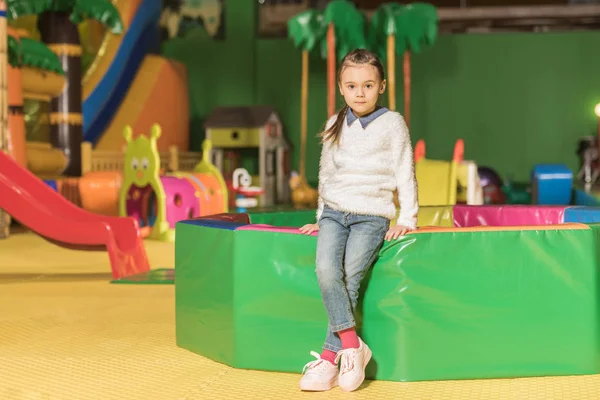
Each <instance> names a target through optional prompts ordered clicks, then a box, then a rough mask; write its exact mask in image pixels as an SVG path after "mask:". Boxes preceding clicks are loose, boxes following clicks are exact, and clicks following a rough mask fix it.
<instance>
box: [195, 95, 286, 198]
mask: <svg viewBox="0 0 600 400" xmlns="http://www.w3.org/2000/svg"><path fill="white" fill-rule="evenodd" d="M204 127H205V129H206V139H209V140H210V141H211V142H212V144H213V151H212V157H213V158H212V162H213V163H214V164H215V165H216V167H217V168H218V169H219V170H220V171H221V172H222V174H223V177H224V179H225V181H226V182H227V186H228V188H229V190H230V192H234V190H233V183H232V176H233V172H234V171H235V170H236V169H237V168H239V167H241V166H242V162H243V160H242V158H243V157H244V156H247V153H248V151H249V152H250V153H252V156H251V157H249V158H253V159H255V160H257V161H258V171H257V172H258V174H253V172H255V171H252V172H251V174H252V181H253V182H254V184H255V185H257V186H260V187H261V188H262V189H263V193H262V194H261V195H260V196H259V198H258V203H259V204H260V206H261V207H269V206H274V205H278V204H288V203H289V202H290V187H289V184H288V181H289V178H290V145H289V143H288V140H287V138H286V137H285V135H284V133H283V127H282V125H281V121H280V120H279V116H278V115H277V112H276V111H275V109H274V108H273V107H270V106H247V107H217V108H215V109H214V110H212V112H211V113H210V114H209V115H208V117H207V120H206V122H205V123H204ZM229 206H230V207H234V206H235V201H234V196H231V199H230V201H229Z"/></svg>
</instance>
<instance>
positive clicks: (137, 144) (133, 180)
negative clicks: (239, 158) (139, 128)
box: [119, 124, 228, 241]
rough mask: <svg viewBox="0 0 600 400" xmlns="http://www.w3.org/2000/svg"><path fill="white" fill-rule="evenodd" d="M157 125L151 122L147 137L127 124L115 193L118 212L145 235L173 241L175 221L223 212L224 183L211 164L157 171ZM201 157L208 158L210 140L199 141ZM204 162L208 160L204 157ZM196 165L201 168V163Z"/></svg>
mask: <svg viewBox="0 0 600 400" xmlns="http://www.w3.org/2000/svg"><path fill="white" fill-rule="evenodd" d="M160 135H161V128H160V126H159V125H158V124H154V125H153V126H152V129H151V134H150V137H148V136H146V135H138V137H137V138H135V139H133V130H132V128H131V127H130V126H129V125H127V126H125V129H124V130H123V136H124V137H125V141H126V142H127V147H126V150H125V164H124V170H123V183H122V185H121V190H120V196H119V215H121V216H131V217H134V218H135V219H136V220H137V221H139V223H140V226H142V228H146V229H145V232H147V231H150V232H149V237H150V238H152V239H156V240H165V241H173V240H174V237H175V236H174V235H175V223H176V222H177V221H181V220H185V219H189V218H194V217H199V216H202V215H210V214H218V213H223V212H227V210H228V207H227V195H226V191H227V189H226V187H225V186H224V184H223V178H222V177H221V176H220V174H218V173H216V172H215V170H214V169H213V168H210V167H209V168H204V169H205V170H206V169H208V170H209V171H211V172H208V173H204V172H194V173H184V172H173V173H170V174H164V175H161V171H160V157H159V153H158V149H157V145H156V142H157V140H158V138H159V137H160ZM203 149H204V155H203V159H204V160H207V159H209V152H210V142H209V141H207V142H205V143H204V144H203ZM206 162H208V161H206ZM199 169H203V168H202V167H201V168H199Z"/></svg>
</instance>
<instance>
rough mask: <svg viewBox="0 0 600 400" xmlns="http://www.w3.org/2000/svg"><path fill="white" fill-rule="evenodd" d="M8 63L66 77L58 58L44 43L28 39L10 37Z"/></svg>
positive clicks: (12, 65)
mask: <svg viewBox="0 0 600 400" xmlns="http://www.w3.org/2000/svg"><path fill="white" fill-rule="evenodd" d="M8 63H9V64H10V65H11V67H14V68H21V67H30V68H39V69H42V70H44V71H50V72H55V73H57V74H59V75H64V74H65V71H64V70H63V68H62V65H61V64H60V60H59V59H58V56H57V55H56V54H54V53H53V52H52V51H51V50H50V49H49V48H48V47H46V46H45V45H44V44H43V43H41V42H38V41H37V40H33V39H30V38H27V37H21V38H19V39H16V38H15V37H14V36H12V35H10V34H9V35H8Z"/></svg>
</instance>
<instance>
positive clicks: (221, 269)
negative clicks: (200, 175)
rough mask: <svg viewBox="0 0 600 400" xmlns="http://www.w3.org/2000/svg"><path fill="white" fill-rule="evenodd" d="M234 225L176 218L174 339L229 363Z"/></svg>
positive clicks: (232, 305) (232, 332)
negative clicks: (227, 226) (208, 224)
mask: <svg viewBox="0 0 600 400" xmlns="http://www.w3.org/2000/svg"><path fill="white" fill-rule="evenodd" d="M235 232H236V231H231V230H226V229H218V228H208V227H203V226H198V225H192V224H184V223H177V224H176V235H178V236H176V237H177V240H176V241H175V270H176V273H177V279H176V280H175V309H176V329H177V345H178V346H180V347H183V348H186V349H189V350H191V351H194V352H197V353H200V354H203V355H205V356H206V357H208V358H211V359H214V360H218V361H221V362H223V363H226V364H229V365H233V362H234V348H233V339H234V337H233V334H234V329H233V327H234V324H233V313H234V304H233V299H234V291H233V284H234V277H233V271H234V268H233V266H234V257H233V247H232V245H233V235H234V233H235Z"/></svg>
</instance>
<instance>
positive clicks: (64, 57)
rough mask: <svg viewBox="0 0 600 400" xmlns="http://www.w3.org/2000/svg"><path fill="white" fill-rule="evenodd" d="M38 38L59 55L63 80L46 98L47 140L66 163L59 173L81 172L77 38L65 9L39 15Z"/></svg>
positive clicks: (80, 119)
mask: <svg viewBox="0 0 600 400" xmlns="http://www.w3.org/2000/svg"><path fill="white" fill-rule="evenodd" d="M38 28H39V31H40V34H41V38H42V41H43V42H44V43H46V44H47V45H48V48H50V50H52V51H53V52H54V53H55V54H56V55H57V56H58V58H59V59H60V61H61V64H62V67H63V70H64V71H65V79H66V82H67V83H66V84H65V87H64V89H63V91H62V92H61V94H60V95H58V97H55V98H53V99H52V101H51V102H50V141H51V143H52V145H53V146H54V147H56V148H57V149H60V150H62V151H64V153H65V156H66V157H67V167H66V168H65V170H64V172H63V175H66V176H81V142H82V140H83V114H82V111H81V108H82V104H81V103H82V101H81V99H82V95H81V92H82V88H81V53H82V51H81V42H80V39H79V31H78V30H77V25H75V24H74V23H72V22H71V21H70V20H69V14H68V13H65V12H54V11H49V12H45V13H43V14H42V15H41V16H40V17H39V23H38Z"/></svg>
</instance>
